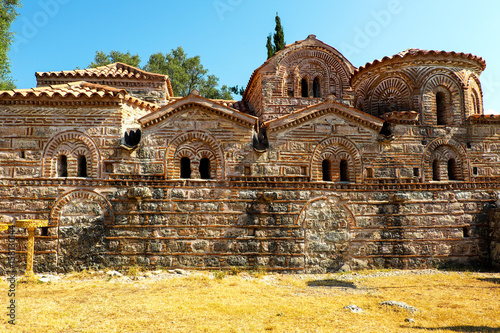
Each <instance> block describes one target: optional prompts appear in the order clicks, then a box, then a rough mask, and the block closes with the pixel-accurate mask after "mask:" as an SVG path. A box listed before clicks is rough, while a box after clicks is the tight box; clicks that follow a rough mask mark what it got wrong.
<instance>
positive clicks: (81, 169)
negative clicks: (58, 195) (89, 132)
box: [77, 155, 87, 177]
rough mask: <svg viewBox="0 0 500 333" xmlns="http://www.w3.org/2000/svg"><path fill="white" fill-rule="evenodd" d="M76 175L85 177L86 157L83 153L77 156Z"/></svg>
mask: <svg viewBox="0 0 500 333" xmlns="http://www.w3.org/2000/svg"><path fill="white" fill-rule="evenodd" d="M77 177H87V158H86V157H85V156H84V155H80V156H78V173H77Z"/></svg>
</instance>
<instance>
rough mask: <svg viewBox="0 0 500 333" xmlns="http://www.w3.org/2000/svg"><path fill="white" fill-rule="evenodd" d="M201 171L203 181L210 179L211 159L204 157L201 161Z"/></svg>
mask: <svg viewBox="0 0 500 333" xmlns="http://www.w3.org/2000/svg"><path fill="white" fill-rule="evenodd" d="M199 170H200V178H201V179H210V159H208V158H207V157H203V158H202V159H201V160H200V167H199Z"/></svg>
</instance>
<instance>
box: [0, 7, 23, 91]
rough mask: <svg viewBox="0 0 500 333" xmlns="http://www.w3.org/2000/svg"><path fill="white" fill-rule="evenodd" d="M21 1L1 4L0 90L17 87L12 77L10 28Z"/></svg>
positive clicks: (11, 38) (12, 36)
mask: <svg viewBox="0 0 500 333" xmlns="http://www.w3.org/2000/svg"><path fill="white" fill-rule="evenodd" d="M20 5H21V4H20V2H19V0H2V2H1V3H0V90H8V89H14V88H15V87H16V86H15V84H14V81H13V80H12V78H11V76H10V61H9V56H8V53H9V49H10V45H11V44H12V41H13V39H14V33H13V32H11V31H10V26H11V24H12V22H13V21H14V19H15V18H16V17H17V15H18V14H17V11H16V9H17V8H18V7H19V6H20Z"/></svg>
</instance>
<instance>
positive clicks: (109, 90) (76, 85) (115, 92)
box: [0, 81, 158, 110]
mask: <svg viewBox="0 0 500 333" xmlns="http://www.w3.org/2000/svg"><path fill="white" fill-rule="evenodd" d="M42 98H48V99H53V98H62V99H67V98H71V99H81V98H84V99H85V100H90V99H104V98H108V99H116V100H117V101H125V102H127V103H132V104H135V105H137V106H140V107H144V108H148V109H150V110H156V109H157V108H158V106H156V104H153V103H149V102H145V101H143V100H140V99H137V98H134V97H132V96H130V95H128V94H127V91H126V90H125V89H118V88H114V87H110V86H104V85H100V84H95V83H89V82H85V81H77V82H70V83H65V84H57V85H52V86H44V87H36V88H31V89H14V90H6V91H0V103H2V102H9V101H13V100H24V101H36V100H40V99H42Z"/></svg>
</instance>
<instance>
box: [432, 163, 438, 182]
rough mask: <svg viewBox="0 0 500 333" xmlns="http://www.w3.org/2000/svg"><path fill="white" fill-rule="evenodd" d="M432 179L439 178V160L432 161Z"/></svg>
mask: <svg viewBox="0 0 500 333" xmlns="http://www.w3.org/2000/svg"><path fill="white" fill-rule="evenodd" d="M432 180H439V161H438V160H434V161H433V162H432Z"/></svg>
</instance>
